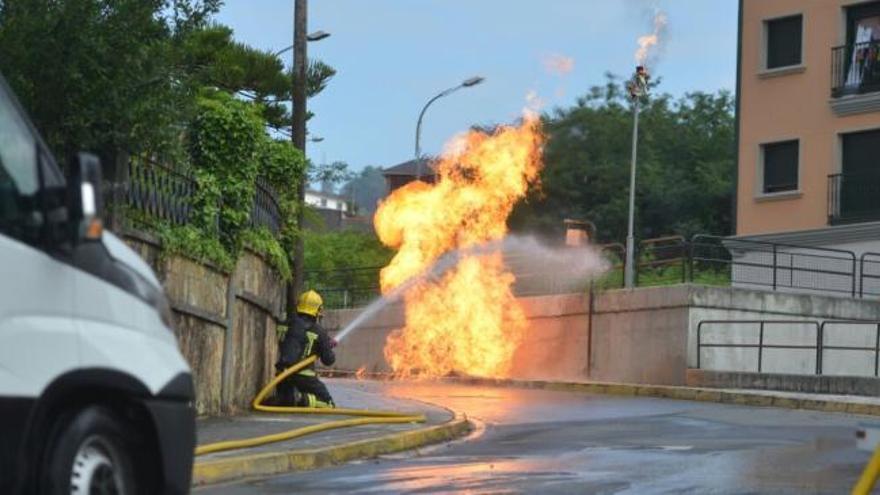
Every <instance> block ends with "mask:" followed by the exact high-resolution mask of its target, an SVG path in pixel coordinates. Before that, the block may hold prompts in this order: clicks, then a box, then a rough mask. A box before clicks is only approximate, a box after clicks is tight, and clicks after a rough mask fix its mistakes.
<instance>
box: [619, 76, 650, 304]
mask: <svg viewBox="0 0 880 495" xmlns="http://www.w3.org/2000/svg"><path fill="white" fill-rule="evenodd" d="M648 78H649V76H648V71H647V70H645V68H644V67H643V66H641V65H640V66H638V67H636V73H635V74H633V77H632V79H630V80H629V82H627V84H626V89H627V91H629V95H630V98H631V99H632V102H633V132H632V160H631V163H630V173H629V225H628V227H627V231H626V262H625V263H626V264H625V265H624V277H623V279H624V286H625V287H626V288H627V289H632V288H633V287H634V286H635V249H636V246H635V235H634V232H633V231H634V230H635V216H636V152H637V151H638V146H639V104H640V103H641V101H640V100H641V99H642V97H643V96H647V94H648Z"/></svg>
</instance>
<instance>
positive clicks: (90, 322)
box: [0, 76, 195, 494]
mask: <svg viewBox="0 0 880 495" xmlns="http://www.w3.org/2000/svg"><path fill="white" fill-rule="evenodd" d="M70 169H71V174H70V178H67V179H65V177H64V176H63V175H62V174H61V172H60V169H59V168H58V166H57V165H56V163H55V160H54V159H53V157H52V154H51V153H50V152H49V150H48V148H47V147H46V145H45V143H44V142H43V141H42V139H41V138H40V136H39V135H38V134H37V132H36V131H35V130H34V127H33V125H32V124H31V122H30V120H29V119H28V117H27V116H26V115H25V113H24V112H23V111H22V108H21V107H20V105H19V104H18V102H17V100H16V99H15V97H14V96H13V94H12V92H11V91H10V89H9V87H8V86H7V84H6V82H5V80H3V77H2V76H0V494H6V493H28V494H30V493H48V494H62V493H63V494H70V493H76V494H81V493H102V494H103V493H119V494H131V493H146V494H154V493H187V492H188V491H189V483H190V476H191V471H192V462H193V449H194V446H195V413H194V409H193V406H192V401H193V393H194V391H193V382H192V376H191V373H190V369H189V366H188V365H187V363H186V361H185V360H184V359H183V356H182V355H181V354H180V350H179V349H178V346H177V342H176V340H175V338H174V335H173V333H172V331H171V330H170V328H171V312H170V308H169V306H168V301H167V300H166V299H165V296H164V294H163V293H162V287H161V285H160V284H159V281H158V280H157V279H156V276H155V275H154V274H153V272H152V270H150V267H149V266H148V265H147V264H146V263H145V262H144V261H143V260H142V259H141V258H140V257H138V255H137V254H136V253H134V252H133V251H132V250H131V249H129V248H128V247H127V246H126V245H125V244H124V243H123V242H122V241H121V240H119V239H118V238H117V237H115V236H113V235H112V234H110V233H108V232H102V228H101V224H100V214H101V191H100V188H101V173H100V172H101V170H100V163H99V161H98V159H97V158H95V157H94V156H92V155H88V154H84V153H81V154H79V155H78V156H77V157H75V158H74V159H73V160H72V161H71V163H70Z"/></svg>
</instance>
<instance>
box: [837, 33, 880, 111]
mask: <svg viewBox="0 0 880 495" xmlns="http://www.w3.org/2000/svg"><path fill="white" fill-rule="evenodd" d="M874 91H880V42H877V41H868V42H864V43H852V44H849V45H843V46H836V47H833V48H832V49H831V96H832V97H833V98H839V97H841V96H846V95H851V94H859V93H871V92H874Z"/></svg>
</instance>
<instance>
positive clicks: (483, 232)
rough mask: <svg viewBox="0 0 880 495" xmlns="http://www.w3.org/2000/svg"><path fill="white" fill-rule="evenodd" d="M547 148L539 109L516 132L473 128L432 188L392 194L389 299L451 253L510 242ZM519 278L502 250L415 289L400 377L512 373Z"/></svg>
mask: <svg viewBox="0 0 880 495" xmlns="http://www.w3.org/2000/svg"><path fill="white" fill-rule="evenodd" d="M541 143H542V137H541V133H540V131H539V119H538V117H537V115H535V114H533V113H527V114H526V116H525V118H524V119H523V123H522V124H521V125H520V126H518V127H513V126H511V127H500V128H499V129H497V130H496V131H495V132H494V133H492V134H487V133H483V132H478V131H471V132H468V133H467V134H465V135H463V136H462V137H460V138H458V139H456V140H454V141H453V142H452V143H451V145H450V146H449V147H448V151H447V152H446V153H444V155H443V156H442V157H441V158H440V160H439V161H438V162H437V163H436V165H435V167H434V170H435V173H436V175H437V182H436V183H435V184H431V185H429V184H426V183H424V182H413V183H410V184H407V185H406V186H404V187H402V188H400V189H398V190H396V191H394V193H393V194H391V195H390V196H389V197H388V198H387V199H386V200H385V201H384V202H383V203H382V204H381V205H380V206H379V209H378V211H377V212H376V216H375V226H376V232H377V233H378V234H379V239H380V240H381V241H382V242H383V243H385V244H386V245H388V246H391V247H394V248H397V249H398V252H397V255H396V256H395V257H394V258H393V259H392V260H391V263H390V264H389V265H388V266H387V267H385V268H384V269H383V270H382V274H381V285H382V291H383V293H387V292H389V291H391V290H393V289H394V288H396V287H398V286H400V285H401V284H403V283H404V282H405V281H407V280H409V279H410V278H411V277H415V276H419V275H420V274H422V273H423V272H425V270H426V269H428V268H430V267H431V265H432V264H433V263H434V262H435V261H437V259H438V258H439V257H440V256H442V255H443V254H445V253H448V252H451V251H455V250H461V249H467V248H473V247H476V246H480V245H483V244H484V243H486V242H489V241H495V240H499V239H501V238H503V237H504V235H505V234H506V233H507V217H508V215H510V212H511V210H512V209H513V206H514V204H515V203H516V202H517V201H518V200H520V199H521V198H522V197H523V196H524V195H525V194H526V191H527V189H528V187H529V185H530V184H533V183H535V182H536V181H537V180H538V173H539V172H540V170H541V166H542V163H541ZM514 280H515V278H514V276H513V274H511V273H510V272H509V271H508V270H507V269H506V268H505V267H504V263H503V261H502V256H501V253H500V252H498V251H497V250H496V251H486V250H480V251H478V252H475V251H464V252H460V260H459V262H458V263H457V264H456V265H455V266H454V267H453V268H451V269H449V270H447V271H446V272H444V273H440V274H435V276H433V278H432V277H428V278H426V279H424V280H421V281H419V282H418V283H417V284H416V285H415V286H413V287H412V288H409V289H408V290H407V291H406V293H405V294H404V302H405V304H406V326H405V327H404V328H402V329H399V330H396V331H394V332H393V333H392V334H391V335H390V336H389V338H388V340H387V342H386V344H385V358H386V360H387V361H388V363H389V364H390V366H391V368H392V370H393V371H394V372H395V373H396V374H398V375H402V376H411V375H415V374H418V375H426V376H443V375H447V374H450V373H462V374H468V375H476V376H497V377H504V376H508V373H509V371H510V366H511V360H512V357H513V353H514V351H515V350H516V348H517V346H518V345H519V343H520V342H521V340H522V335H523V332H524V331H525V328H526V319H525V315H524V313H523V311H522V309H521V308H520V306H519V303H518V302H517V300H516V298H515V297H514V296H513V293H512V291H511V285H512V284H513V282H514Z"/></svg>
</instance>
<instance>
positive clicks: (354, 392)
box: [193, 379, 470, 486]
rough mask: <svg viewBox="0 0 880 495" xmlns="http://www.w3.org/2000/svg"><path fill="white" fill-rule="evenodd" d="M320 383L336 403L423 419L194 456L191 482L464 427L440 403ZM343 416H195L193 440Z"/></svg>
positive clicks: (315, 461)
mask: <svg viewBox="0 0 880 495" xmlns="http://www.w3.org/2000/svg"><path fill="white" fill-rule="evenodd" d="M326 383H327V385H328V387H329V388H330V393H331V394H332V395H333V399H334V401H335V402H336V403H337V405H339V406H340V407H345V408H354V409H370V410H384V411H395V412H412V413H420V414H424V415H425V417H426V421H425V422H424V423H406V424H377V425H364V426H356V427H350V428H341V429H336V430H330V431H325V432H321V433H315V434H313V435H307V436H305V437H301V438H296V439H293V440H288V441H283V442H277V443H270V444H266V445H261V446H258V447H253V448H248V449H241V450H232V451H226V452H217V453H213V454H207V455H202V456H198V457H196V465H195V467H194V469H193V485H196V486H197V485H203V484H212V483H219V482H222V481H228V480H231V479H236V478H241V477H244V476H258V475H269V474H276V473H281V472H287V471H296V470H304V469H315V468H319V467H323V466H328V465H331V464H338V463H341V462H346V461H349V460H353V459H359V458H370V457H375V456H377V455H381V454H387V453H392V452H397V451H400V450H406V449H412V448H417V447H420V446H422V445H427V444H430V443H437V442H442V441H446V440H451V439H453V438H456V437H459V436H463V435H465V434H466V433H467V432H468V431H470V424H469V423H468V422H467V420H466V419H465V418H463V417H458V416H456V415H455V414H454V413H453V412H452V411H449V410H447V409H444V408H442V407H438V406H435V405H430V404H426V403H423V402H418V401H412V400H407V399H405V398H397V397H388V396H383V395H379V394H376V393H372V392H369V391H368V390H367V387H368V385H367V384H366V383H362V382H359V381H357V380H350V379H329V380H326ZM345 418H346V417H342V416H334V415H332V414H326V415H325V414H317V415H316V414H272V413H251V414H247V415H244V416H237V417H232V418H204V419H199V420H198V421H197V434H198V444H199V445H203V444H207V443H213V442H217V441H220V440H233V439H242V438H250V437H256V436H261V435H267V434H271V433H278V432H282V431H286V430H292V429H294V428H301V427H304V426H310V425H315V424H318V423H325V422H327V421H333V420H338V419H345Z"/></svg>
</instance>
